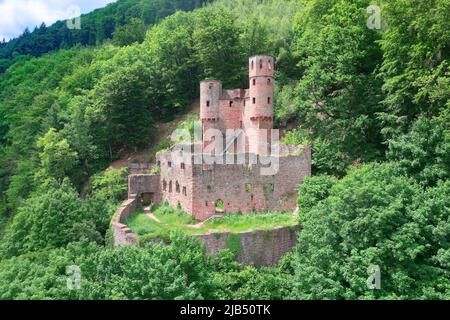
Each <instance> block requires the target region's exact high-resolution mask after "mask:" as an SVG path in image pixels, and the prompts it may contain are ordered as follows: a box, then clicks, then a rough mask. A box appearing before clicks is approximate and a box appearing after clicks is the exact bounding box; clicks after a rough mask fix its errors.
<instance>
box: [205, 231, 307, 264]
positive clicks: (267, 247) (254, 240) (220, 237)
mask: <svg viewBox="0 0 450 320" xmlns="http://www.w3.org/2000/svg"><path fill="white" fill-rule="evenodd" d="M299 233H300V226H295V227H282V228H276V229H271V230H264V231H263V230H257V231H250V232H243V233H221V234H204V235H200V236H196V237H197V238H198V239H200V240H202V241H203V242H204V244H205V248H206V252H207V253H208V254H210V255H213V254H216V253H217V252H219V251H220V250H223V249H227V248H228V249H230V250H231V251H232V252H234V253H235V254H236V255H237V261H238V262H240V263H242V264H245V265H254V266H272V265H275V264H276V263H277V262H278V261H279V260H280V259H281V258H282V257H283V256H284V255H285V254H286V253H288V252H290V251H291V250H292V249H293V248H294V246H295V245H296V244H297V242H298V236H299Z"/></svg>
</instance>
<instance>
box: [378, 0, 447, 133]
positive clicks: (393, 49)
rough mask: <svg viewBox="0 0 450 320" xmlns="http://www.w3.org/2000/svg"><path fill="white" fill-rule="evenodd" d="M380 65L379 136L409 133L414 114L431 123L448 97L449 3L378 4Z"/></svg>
mask: <svg viewBox="0 0 450 320" xmlns="http://www.w3.org/2000/svg"><path fill="white" fill-rule="evenodd" d="M382 3H383V6H382V10H383V19H384V20H385V22H386V23H387V25H388V26H389V28H388V29H387V30H386V31H385V32H384V33H383V38H382V41H381V48H382V50H383V55H384V56H383V64H382V67H381V70H380V71H381V72H380V75H381V77H382V78H383V82H384V84H383V89H384V91H385V92H386V96H385V98H384V101H383V102H384V104H385V105H386V110H385V111H384V112H383V113H381V114H380V120H381V121H383V129H382V132H383V134H384V135H385V136H386V137H387V138H393V137H395V136H398V135H399V134H402V133H405V132H407V131H408V130H409V129H410V127H411V125H412V124H413V123H414V122H415V120H416V118H417V116H418V115H420V114H423V115H426V116H428V117H429V118H431V117H432V116H436V115H438V114H439V113H440V112H441V110H443V109H448V108H449V106H450V104H449V98H450V81H449V76H450V71H449V64H450V61H449V59H450V44H449V42H448V38H449V37H450V28H449V20H450V13H449V12H450V1H448V0H441V1H435V0H434V1H428V2H424V1H408V0H399V1H387V2H382Z"/></svg>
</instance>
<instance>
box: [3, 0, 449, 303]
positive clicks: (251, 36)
mask: <svg viewBox="0 0 450 320" xmlns="http://www.w3.org/2000/svg"><path fill="white" fill-rule="evenodd" d="M373 4H377V5H378V6H379V7H380V8H381V19H382V24H381V27H380V28H379V29H373V28H369V27H368V23H367V22H368V19H369V18H370V14H368V13H367V7H368V6H369V5H373ZM449 23H450V1H449V0H427V1H411V0H395V1H394V0H385V1H380V2H378V3H377V2H376V1H375V3H373V2H372V1H369V0H356V1H355V0H339V1H336V0H297V1H294V0H291V1H289V0H270V1H269V0H267V1H263V0H260V1H253V0H216V1H211V2H208V5H207V6H204V1H178V0H140V1H131V0H119V1H117V2H116V3H114V4H110V5H108V6H107V7H106V8H104V9H99V10H96V11H94V12H93V13H90V14H87V15H84V16H83V17H82V20H81V27H82V28H81V30H69V29H67V28H66V27H65V23H64V22H58V23H56V24H54V25H52V26H49V27H47V26H45V25H42V26H41V27H39V28H37V29H36V30H34V31H33V32H29V31H26V32H25V33H24V34H23V35H22V36H21V37H19V38H17V39H14V40H11V41H10V42H8V43H2V44H0V217H1V218H0V259H1V260H0V299H24V298H25V299H175V298H177V299H179V298H185V299H449V298H450V281H449V279H450V273H449V272H450V270H449V268H450V247H449V241H450V214H449V213H450V205H449V199H450V182H449V181H448V178H449V170H450V131H449V123H450V102H449V101H450V100H449V97H450V81H449V79H450V78H449V76H450V71H449V62H450V61H449V55H450V48H449V47H450V41H449V39H450V28H449ZM258 53H267V54H271V55H273V56H274V57H275V58H276V63H277V74H276V80H277V88H276V106H275V114H276V121H277V124H278V126H280V127H283V128H293V130H291V131H290V133H289V134H288V135H287V137H286V141H287V142H289V143H299V144H300V143H310V144H311V145H312V147H313V166H314V167H313V171H314V175H313V177H311V178H309V179H307V181H306V182H305V183H304V184H303V185H302V186H301V187H300V194H299V199H298V205H299V208H300V214H299V222H300V224H301V226H302V233H301V235H300V239H299V245H298V246H297V247H296V248H295V250H294V251H293V252H292V253H290V254H289V255H288V256H286V257H285V258H284V259H283V260H282V261H281V262H280V263H279V265H277V266H275V267H272V268H259V269H257V268H254V267H244V266H241V265H239V264H237V263H236V262H234V256H233V253H232V252H229V251H224V252H222V253H221V254H220V255H219V256H217V257H208V256H206V255H205V252H204V249H203V248H202V247H201V246H200V245H199V244H198V243H197V242H195V241H194V240H192V239H188V238H185V237H184V236H182V235H179V234H174V235H172V241H171V243H170V245H168V246H162V245H156V244H150V245H148V246H147V247H145V248H121V249H118V250H113V249H112V248H111V241H110V234H109V232H108V227H109V223H110V220H111V217H112V214H113V212H114V210H115V208H116V206H117V204H118V203H119V202H120V201H121V197H122V194H123V191H124V190H125V189H126V181H125V178H124V171H123V170H106V171H105V169H106V168H108V167H109V165H110V164H111V162H112V161H114V160H116V159H119V158H120V156H121V154H122V153H123V152H134V151H138V150H141V149H142V148H147V147H149V146H151V145H152V143H153V142H152V137H154V136H155V135H156V133H157V130H158V127H157V126H156V125H155V124H156V123H160V122H161V121H165V122H167V121H171V120H173V119H174V117H176V116H177V115H179V114H183V113H185V112H186V111H187V110H188V108H189V106H190V105H191V103H192V101H194V100H195V99H196V98H197V97H198V82H199V81H200V80H202V79H205V78H217V79H222V80H224V85H225V86H229V87H243V86H246V85H247V83H246V82H247V81H248V79H247V63H248V57H249V56H251V55H253V54H258ZM70 265H77V266H79V267H80V268H81V271H82V279H83V285H82V288H81V290H70V289H69V288H67V286H66V280H67V274H66V267H67V266H70ZM370 265H378V266H379V267H380V269H381V274H382V284H381V289H380V290H369V289H368V288H367V284H366V280H367V278H368V273H367V268H368V266H370Z"/></svg>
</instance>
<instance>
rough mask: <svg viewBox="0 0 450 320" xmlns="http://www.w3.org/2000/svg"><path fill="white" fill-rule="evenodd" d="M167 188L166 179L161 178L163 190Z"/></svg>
mask: <svg viewBox="0 0 450 320" xmlns="http://www.w3.org/2000/svg"><path fill="white" fill-rule="evenodd" d="M166 190H167V181H166V179H164V180H163V191H166Z"/></svg>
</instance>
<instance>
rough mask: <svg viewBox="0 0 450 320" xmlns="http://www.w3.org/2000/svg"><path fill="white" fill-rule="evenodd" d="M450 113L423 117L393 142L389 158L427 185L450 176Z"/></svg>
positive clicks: (391, 142)
mask: <svg viewBox="0 0 450 320" xmlns="http://www.w3.org/2000/svg"><path fill="white" fill-rule="evenodd" d="M449 124H450V114H449V112H448V111H447V112H446V113H443V114H442V115H441V116H439V117H434V118H432V119H428V118H426V117H424V116H422V117H420V118H419V119H418V120H417V121H416V122H415V123H414V124H413V125H412V128H411V131H410V132H408V133H407V134H404V135H402V136H399V137H397V138H395V139H392V140H391V141H389V151H388V154H387V158H388V159H389V160H390V161H393V162H397V163H398V164H399V166H400V167H401V168H402V169H403V170H404V172H405V173H406V174H408V175H409V176H413V177H414V178H416V179H417V181H419V182H420V183H421V184H423V185H425V186H434V185H436V183H437V182H438V181H439V180H444V181H446V180H448V179H449V178H450V128H449Z"/></svg>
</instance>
